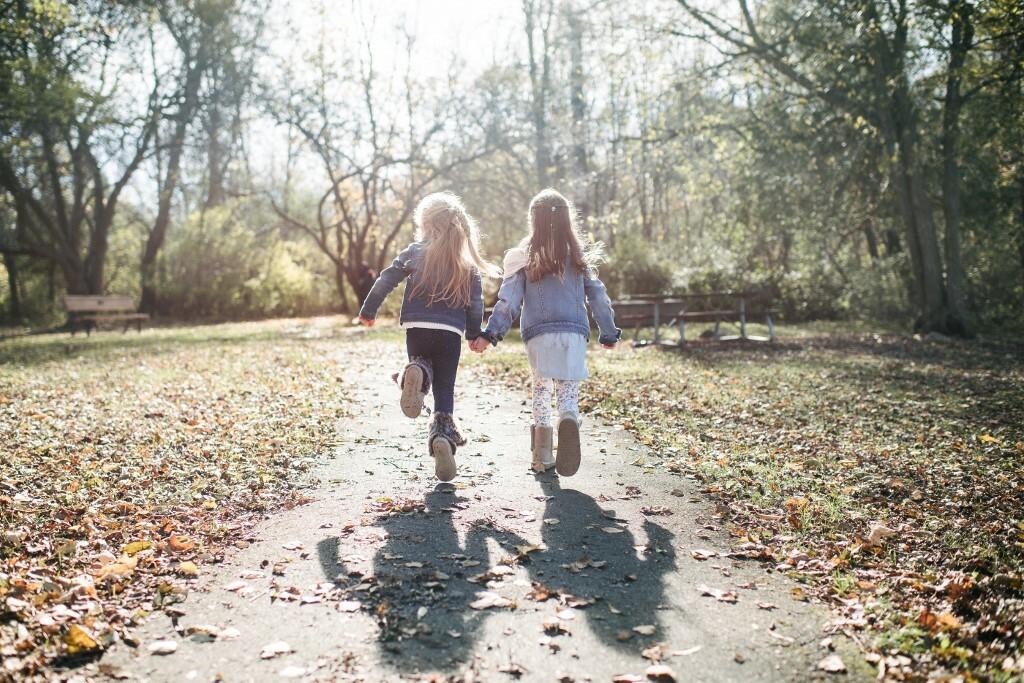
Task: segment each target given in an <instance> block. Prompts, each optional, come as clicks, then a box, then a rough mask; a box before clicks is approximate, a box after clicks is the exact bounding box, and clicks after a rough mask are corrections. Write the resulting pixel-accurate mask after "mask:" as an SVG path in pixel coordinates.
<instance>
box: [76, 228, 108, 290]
mask: <svg viewBox="0 0 1024 683" xmlns="http://www.w3.org/2000/svg"><path fill="white" fill-rule="evenodd" d="M101 213H102V215H101V216H99V217H97V218H96V225H95V226H94V227H93V230H92V234H91V235H90V236H89V251H88V255H87V256H86V258H85V268H84V272H83V273H82V274H81V277H82V278H83V279H84V281H85V291H84V292H82V294H103V293H104V291H103V289H104V285H105V283H104V282H103V271H104V268H105V267H106V264H107V246H108V241H109V240H108V236H109V234H110V224H111V223H112V222H113V221H114V215H113V212H112V211H110V210H104V211H102V212H101Z"/></svg>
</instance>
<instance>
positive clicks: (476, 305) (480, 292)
mask: <svg viewBox="0 0 1024 683" xmlns="http://www.w3.org/2000/svg"><path fill="white" fill-rule="evenodd" d="M483 321H484V287H483V280H482V279H481V278H480V273H479V272H478V271H476V270H474V271H473V277H472V279H471V280H470V281H469V305H468V306H466V339H468V340H469V341H473V340H474V339H476V338H477V337H479V336H480V325H481V324H482V323H483Z"/></svg>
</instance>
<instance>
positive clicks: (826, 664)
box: [818, 655, 846, 674]
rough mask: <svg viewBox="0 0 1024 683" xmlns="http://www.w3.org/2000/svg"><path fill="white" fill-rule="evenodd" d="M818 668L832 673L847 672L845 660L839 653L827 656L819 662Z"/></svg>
mask: <svg viewBox="0 0 1024 683" xmlns="http://www.w3.org/2000/svg"><path fill="white" fill-rule="evenodd" d="M818 668H819V669H821V670H822V671H827V672H828V673H830V674H841V673H846V664H843V660H842V659H841V658H840V657H839V655H829V656H828V657H825V659H823V660H821V661H820V662H818Z"/></svg>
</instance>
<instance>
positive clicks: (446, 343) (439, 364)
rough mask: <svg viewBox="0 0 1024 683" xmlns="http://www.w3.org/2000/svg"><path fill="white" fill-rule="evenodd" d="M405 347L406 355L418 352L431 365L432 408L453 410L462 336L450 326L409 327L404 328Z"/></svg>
mask: <svg viewBox="0 0 1024 683" xmlns="http://www.w3.org/2000/svg"><path fill="white" fill-rule="evenodd" d="M405 349H406V351H408V353H409V358H413V357H415V356H419V357H420V358H425V359H427V360H428V361H430V365H431V366H432V367H433V368H434V384H433V386H432V387H431V391H433V392H434V412H435V413H448V414H449V415H450V414H451V413H452V412H453V411H454V410H455V374H456V373H457V372H458V371H459V355H460V354H461V353H462V336H461V335H458V334H455V333H454V332H451V331H449V330H429V329H426V328H423V327H410V328H409V329H407V330H406V331H405Z"/></svg>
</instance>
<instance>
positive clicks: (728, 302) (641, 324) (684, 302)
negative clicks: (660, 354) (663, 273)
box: [614, 292, 775, 346]
mask: <svg viewBox="0 0 1024 683" xmlns="http://www.w3.org/2000/svg"><path fill="white" fill-rule="evenodd" d="M750 303H755V304H757V306H756V307H755V308H756V310H752V308H751V306H750V305H749V304H750ZM614 307H615V319H616V321H618V323H619V324H620V325H621V326H622V327H633V345H634V346H645V345H647V344H650V343H653V344H661V343H662V342H661V326H662V325H663V324H666V323H665V321H666V320H667V321H668V322H667V324H668V326H669V327H671V326H673V325H678V327H679V343H678V346H685V345H686V323H688V322H713V323H714V324H715V327H714V330H713V331H712V332H711V334H710V337H711V338H712V339H714V340H718V341H735V340H749V341H774V340H775V322H774V320H773V319H772V315H773V314H774V311H773V310H772V309H771V308H770V307H768V306H767V305H765V304H764V296H763V295H761V294H760V293H757V292H708V293H706V294H683V295H681V296H675V297H670V296H664V295H657V294H651V295H636V296H631V297H629V298H627V299H623V300H621V301H616V302H615V303H614ZM762 316H763V317H764V320H765V323H766V324H767V326H768V336H767V337H759V336H753V335H748V334H747V320H748V319H749V318H751V317H758V318H759V317H762ZM722 323H738V324H739V328H740V333H739V335H731V336H725V335H722V333H721V326H722ZM645 327H653V328H654V339H653V341H648V340H642V339H640V330H641V329H642V328H645ZM673 346H675V344H673Z"/></svg>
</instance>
